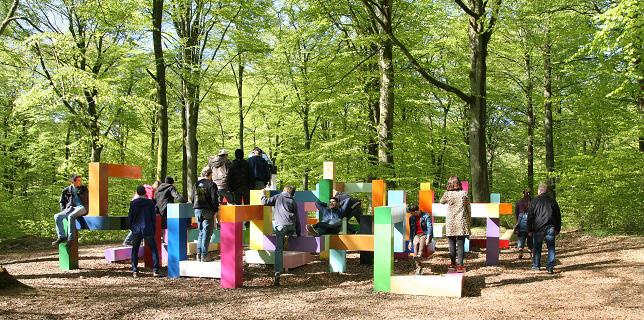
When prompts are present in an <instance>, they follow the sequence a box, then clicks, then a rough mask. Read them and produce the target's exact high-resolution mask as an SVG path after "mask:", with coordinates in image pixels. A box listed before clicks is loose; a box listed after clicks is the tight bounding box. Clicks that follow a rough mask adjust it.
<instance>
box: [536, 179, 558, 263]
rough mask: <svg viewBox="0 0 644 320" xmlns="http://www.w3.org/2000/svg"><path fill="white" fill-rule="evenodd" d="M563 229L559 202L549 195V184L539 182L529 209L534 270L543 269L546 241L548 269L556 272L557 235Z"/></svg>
mask: <svg viewBox="0 0 644 320" xmlns="http://www.w3.org/2000/svg"><path fill="white" fill-rule="evenodd" d="M560 231H561V211H560V209H559V204H558V203H557V201H556V200H555V199H553V198H551V197H550V196H549V195H548V185H547V184H545V183H543V182H542V183H540V184H539V195H538V196H536V197H535V198H534V199H533V200H532V202H530V208H529V209H528V235H531V236H532V241H533V245H532V246H533V247H532V270H536V271H538V270H540V269H541V247H542V246H543V241H544V240H545V241H546V246H547V247H548V259H547V264H546V271H547V272H548V273H549V274H554V273H555V271H554V268H555V237H556V236H557V235H558V234H559V232H560Z"/></svg>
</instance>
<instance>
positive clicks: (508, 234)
mask: <svg viewBox="0 0 644 320" xmlns="http://www.w3.org/2000/svg"><path fill="white" fill-rule="evenodd" d="M513 234H514V230H512V229H510V230H506V231H505V232H504V233H503V234H502V235H501V236H500V237H499V240H510V239H511V238H512V235H513Z"/></svg>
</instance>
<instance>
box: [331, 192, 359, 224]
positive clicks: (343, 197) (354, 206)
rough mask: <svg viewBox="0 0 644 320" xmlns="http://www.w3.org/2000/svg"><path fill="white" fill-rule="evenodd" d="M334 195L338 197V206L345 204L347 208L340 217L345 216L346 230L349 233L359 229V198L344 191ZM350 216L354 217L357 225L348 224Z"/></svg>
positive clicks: (341, 206)
mask: <svg viewBox="0 0 644 320" xmlns="http://www.w3.org/2000/svg"><path fill="white" fill-rule="evenodd" d="M335 197H336V198H338V201H339V204H340V208H343V207H344V206H345V205H347V209H346V210H345V211H344V212H343V215H342V218H347V229H348V230H347V231H348V232H349V233H358V231H360V227H359V226H360V217H362V202H361V201H360V200H359V199H356V198H353V197H351V196H350V195H349V194H348V193H346V192H338V193H336V194H335ZM345 202H348V203H345ZM352 217H353V218H355V219H356V222H357V227H356V225H353V224H349V220H351V218H352Z"/></svg>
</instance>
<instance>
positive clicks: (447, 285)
mask: <svg viewBox="0 0 644 320" xmlns="http://www.w3.org/2000/svg"><path fill="white" fill-rule="evenodd" d="M463 279H464V274H463V273H451V274H444V275H426V276H423V275H401V276H392V277H391V291H390V292H391V293H396V294H409V295H423V296H433V297H459V298H460V297H461V296H462V294H463Z"/></svg>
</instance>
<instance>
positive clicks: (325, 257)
mask: <svg viewBox="0 0 644 320" xmlns="http://www.w3.org/2000/svg"><path fill="white" fill-rule="evenodd" d="M330 237H331V236H329V235H324V236H322V238H324V250H322V251H320V259H323V260H329V245H330V244H331V239H330Z"/></svg>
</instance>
